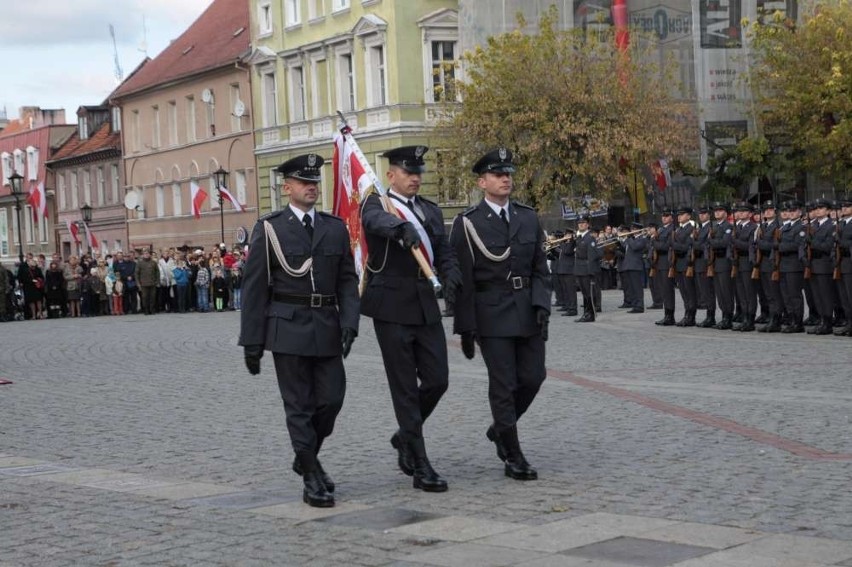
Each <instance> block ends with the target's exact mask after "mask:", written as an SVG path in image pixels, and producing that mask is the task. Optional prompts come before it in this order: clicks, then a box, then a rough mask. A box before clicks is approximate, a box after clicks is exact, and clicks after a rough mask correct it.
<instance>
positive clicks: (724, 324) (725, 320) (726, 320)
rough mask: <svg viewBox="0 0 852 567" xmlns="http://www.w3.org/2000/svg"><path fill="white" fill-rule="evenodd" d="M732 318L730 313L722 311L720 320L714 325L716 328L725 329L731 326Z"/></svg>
mask: <svg viewBox="0 0 852 567" xmlns="http://www.w3.org/2000/svg"><path fill="white" fill-rule="evenodd" d="M733 320H734V318H733V317H732V316H731V314H730V313H722V320H721V321H719V324H718V325H716V328H717V329H719V330H720V331H727V330H728V329H730V328H731V327H732V326H733Z"/></svg>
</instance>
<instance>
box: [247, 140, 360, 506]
mask: <svg viewBox="0 0 852 567" xmlns="http://www.w3.org/2000/svg"><path fill="white" fill-rule="evenodd" d="M320 167H322V158H321V157H319V156H316V155H315V154H308V155H306V156H299V157H298V158H293V159H292V160H289V161H288V162H285V163H284V164H282V165H281V166H280V167H279V168H278V171H279V172H281V173H282V174H283V175H284V177H285V178H286V177H288V176H289V177H294V178H296V179H301V180H306V181H312V182H316V181H318V180H319V171H320ZM300 214H301V215H303V217H304V219H307V220H304V219H303V218H300V217H299V215H300ZM242 290H243V292H242V293H243V300H242V311H241V313H240V338H239V344H240V345H241V346H243V347H244V348H245V351H246V363H247V365H249V370H250V372H252V373H257V372H259V371H260V367H259V360H260V356H261V355H262V353H263V350H268V351H270V352H272V357H273V361H274V363H275V373H276V375H277V378H278V388H279V391H280V393H281V398H282V400H283V401H284V413H285V415H286V417H287V429H288V431H289V433H290V441H291V443H292V445H293V450H294V451H295V452H296V462H295V463H294V470H296V471H297V472H299V473H300V474H302V475H303V477H304V480H305V486H306V488H305V490H306V492H305V501H306V502H308V503H309V504H311V505H318V506H327V505H333V503H334V501H333V498H330V497H329V495H328V494H326V492H328V493H331V492H334V485H333V483H332V482H331V480H330V478H329V477H328V475H326V474H325V471H323V470H322V467H321V465H320V464H319V462H318V460H317V459H316V455H317V454H318V453H319V450H320V448H321V447H322V444H323V441H324V440H325V439H326V438H327V437H328V436H329V435H330V434H331V432H332V429H333V428H334V422H335V419H336V418H337V414H338V413H339V412H340V409H341V407H342V405H343V398H344V394H345V390H346V374H345V371H344V368H343V358H342V355H343V354H344V352H345V351H347V350H348V348H349V347H350V346H351V341H352V339H353V338H354V336H355V335H356V334H357V331H358V319H359V314H358V303H359V302H358V278H357V275H356V272H355V263H354V261H353V258H352V251H351V248H350V245H349V233H348V231H347V230H346V225H345V224H344V223H343V221H342V220H340V219H339V218H337V217H335V216H333V215H330V214H327V213H323V212H320V211H316V210H312V211H309V212H308V213H304V212H302V211H298V210H296V209H294V207H292V206H288V207H286V208H284V209H282V210H280V211H276V212H273V213H270V214H268V215H265V216H264V217H261V218H260V219H259V220H258V222H257V223H256V224H255V226H254V229H253V230H252V235H251V241H250V245H249V255H248V259H247V261H246V265H245V269H244V276H243V283H242ZM346 341H348V344H346ZM251 364H256V366H255V367H254V368H252V367H251ZM317 476H321V479H318V478H317Z"/></svg>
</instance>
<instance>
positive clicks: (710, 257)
mask: <svg viewBox="0 0 852 567" xmlns="http://www.w3.org/2000/svg"><path fill="white" fill-rule="evenodd" d="M715 238H716V227H715V226H714V225H713V221H710V235H709V236H708V237H707V277H708V278H714V277H716V249H715V248H713V245H712V244H710V241H712V240H713V239H715Z"/></svg>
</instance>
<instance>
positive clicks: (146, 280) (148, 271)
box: [135, 258, 160, 287]
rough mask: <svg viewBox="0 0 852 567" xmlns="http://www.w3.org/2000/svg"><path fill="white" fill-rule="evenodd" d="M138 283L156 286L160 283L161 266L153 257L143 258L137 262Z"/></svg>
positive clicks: (145, 285) (136, 275) (144, 285)
mask: <svg viewBox="0 0 852 567" xmlns="http://www.w3.org/2000/svg"><path fill="white" fill-rule="evenodd" d="M135 277H136V283H138V284H139V285H140V286H141V287H154V286H157V285H159V284H160V267H159V266H158V265H157V262H155V261H154V259H153V258H148V259H147V260H146V259H145V258H142V259H141V260H139V261H138V262H136V274H135Z"/></svg>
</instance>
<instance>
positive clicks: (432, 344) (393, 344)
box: [373, 319, 450, 441]
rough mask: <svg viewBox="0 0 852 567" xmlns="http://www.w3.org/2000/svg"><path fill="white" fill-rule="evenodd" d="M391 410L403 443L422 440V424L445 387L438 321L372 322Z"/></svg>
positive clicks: (445, 366) (446, 369)
mask: <svg viewBox="0 0 852 567" xmlns="http://www.w3.org/2000/svg"><path fill="white" fill-rule="evenodd" d="M373 328H374V329H375V330H376V338H377V339H378V341H379V347H380V348H381V351H382V360H383V361H384V365H385V374H387V379H388V387H389V388H390V394H391V401H392V402H393V411H394V414H395V415H396V421H397V423H398V424H399V430H400V434H401V436H402V438H403V439H404V440H407V441H408V440H412V439H420V438H422V437H423V423H424V422H425V421H426V418H428V417H429V416H430V415H431V414H432V411H433V410H434V409H435V406H437V405H438V402H439V401H440V400H441V397H442V396H443V395H444V392H446V391H447V386H448V384H449V374H450V370H449V365H448V363H447V337H446V335H445V334H444V327H443V325H442V324H441V322H440V321H438V322H437V323H432V324H428V325H402V324H399V323H390V322H387V321H379V320H378V319H373Z"/></svg>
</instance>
